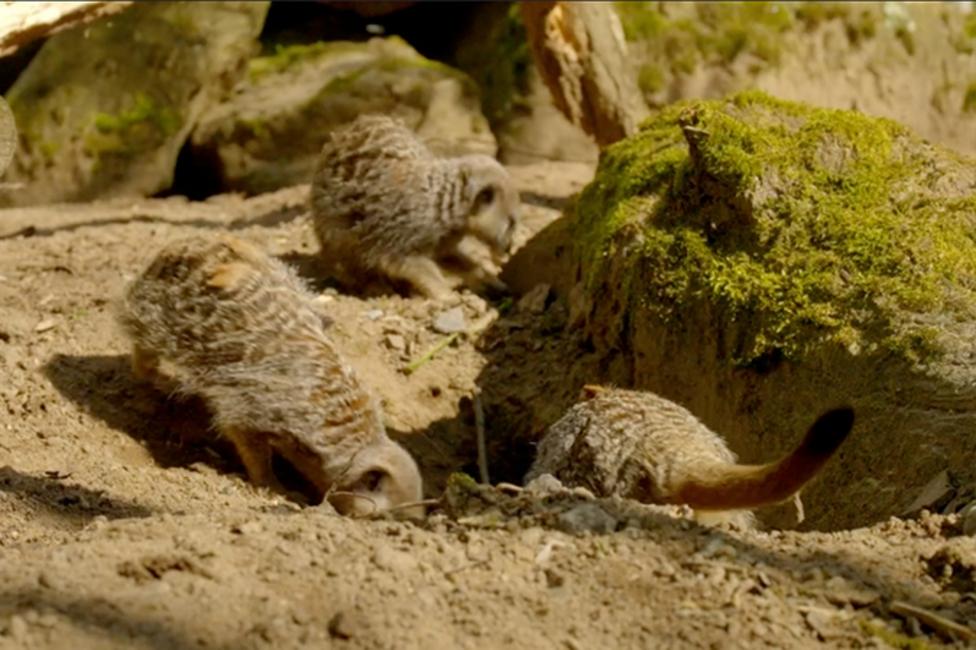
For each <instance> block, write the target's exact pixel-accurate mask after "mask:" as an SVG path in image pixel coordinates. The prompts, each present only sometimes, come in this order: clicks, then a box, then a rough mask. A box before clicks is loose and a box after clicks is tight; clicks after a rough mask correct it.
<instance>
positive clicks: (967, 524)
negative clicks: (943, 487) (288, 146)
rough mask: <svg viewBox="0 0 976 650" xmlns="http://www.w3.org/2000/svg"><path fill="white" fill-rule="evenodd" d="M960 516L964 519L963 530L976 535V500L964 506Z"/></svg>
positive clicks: (967, 533)
mask: <svg viewBox="0 0 976 650" xmlns="http://www.w3.org/2000/svg"><path fill="white" fill-rule="evenodd" d="M959 518H960V519H961V520H962V532H963V533H964V534H966V535H976V502H973V503H970V504H969V505H968V506H966V507H965V508H963V511H962V512H961V513H960V515H959Z"/></svg>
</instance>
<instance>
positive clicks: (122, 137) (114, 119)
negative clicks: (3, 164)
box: [2, 2, 269, 205]
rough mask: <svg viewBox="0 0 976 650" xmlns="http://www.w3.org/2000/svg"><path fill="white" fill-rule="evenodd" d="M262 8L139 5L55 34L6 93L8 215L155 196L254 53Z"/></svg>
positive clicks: (215, 4) (237, 4) (265, 5)
mask: <svg viewBox="0 0 976 650" xmlns="http://www.w3.org/2000/svg"><path fill="white" fill-rule="evenodd" d="M268 4H269V3H267V2H189V3H137V4H135V5H133V6H132V7H130V8H129V9H128V10H126V11H124V12H121V13H119V14H117V15H114V16H111V17H108V18H102V19H99V20H98V21H97V22H94V23H92V24H90V25H88V26H87V27H85V28H84V29H72V30H68V31H64V32H60V33H58V34H55V35H54V36H52V37H51V38H50V39H48V41H47V42H45V44H44V45H43V46H42V47H41V49H40V51H39V52H38V53H37V55H36V56H35V57H34V59H33V60H32V61H31V63H30V65H29V66H28V67H27V68H26V69H25V70H24V72H23V73H22V74H21V75H20V77H18V79H17V81H16V82H15V83H14V84H13V86H12V87H11V88H10V90H9V92H8V93H7V100H8V101H9V103H10V106H11V108H12V110H13V112H14V115H15V117H16V120H17V125H18V129H19V131H20V147H19V150H18V152H17V155H16V157H15V161H14V164H13V165H12V166H11V168H10V170H9V172H8V175H7V180H9V181H15V182H19V183H22V184H23V185H22V186H21V187H19V188H17V189H15V190H8V191H6V192H5V193H4V194H3V196H2V200H3V201H4V202H5V203H7V204H15V205H26V204H35V203H42V202H54V201H84V200H90V199H94V198H98V197H114V196H126V195H149V194H153V193H155V192H158V191H160V190H163V189H166V188H167V187H169V185H170V184H171V182H172V177H173V170H174V167H175V163H176V158H177V155H178V153H179V151H180V147H181V146H182V145H183V142H184V141H185V139H186V137H187V136H188V134H189V133H190V131H191V130H192V129H193V127H194V125H195V124H196V122H197V119H198V118H199V116H200V114H201V113H202V112H203V111H204V110H205V109H206V108H207V107H208V106H210V105H211V104H212V103H213V102H215V101H216V100H217V99H218V98H219V97H220V96H221V95H223V94H225V93H226V92H228V90H229V89H230V88H231V87H232V86H233V84H234V83H235V82H236V80H237V78H238V76H239V75H240V74H242V73H243V71H244V65H245V63H246V62H247V60H248V59H249V58H250V57H251V56H252V55H253V53H254V50H255V49H256V47H257V37H258V35H259V33H260V31H261V27H262V24H263V22H264V17H265V14H266V13H267V10H268Z"/></svg>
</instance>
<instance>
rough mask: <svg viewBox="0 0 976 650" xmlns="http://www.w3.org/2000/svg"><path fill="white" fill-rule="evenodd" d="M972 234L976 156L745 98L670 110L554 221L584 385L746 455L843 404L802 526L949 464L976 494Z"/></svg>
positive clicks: (901, 505)
mask: <svg viewBox="0 0 976 650" xmlns="http://www.w3.org/2000/svg"><path fill="white" fill-rule="evenodd" d="M974 220H976V161H973V160H971V159H967V158H965V157H963V156H961V155H959V154H956V153H954V152H952V151H949V150H946V149H943V148H940V147H938V146H935V145H932V144H929V143H927V142H926V141H924V140H922V139H920V138H919V137H917V136H916V135H914V134H913V133H912V132H911V131H910V130H908V129H907V128H905V127H902V126H900V125H899V124H897V123H895V122H892V121H889V120H886V119H881V118H870V117H867V116H864V115H862V114H860V113H857V112H853V111H842V110H829V109H819V108H811V107H808V106H806V105H802V104H797V103H791V102H786V101H781V100H777V99H773V98H771V97H769V96H767V95H764V94H762V93H760V92H757V91H755V92H754V91H749V92H744V93H740V94H735V95H732V96H730V97H729V98H727V99H724V100H712V101H691V102H683V103H679V104H677V105H674V106H671V107H668V108H667V109H665V110H663V111H661V112H660V113H658V114H656V115H654V116H652V117H651V118H650V119H649V120H647V121H646V122H645V123H644V124H643V125H642V127H641V130H640V132H639V133H638V134H636V135H635V136H632V137H630V138H627V139H625V140H622V141H620V142H618V143H617V144H614V145H612V146H611V147H609V148H608V149H607V150H606V151H605V152H604V153H603V155H602V157H601V161H600V164H599V167H598V170H597V173H596V177H595V178H594V180H593V182H592V183H591V184H590V185H588V186H587V187H586V189H585V190H584V191H583V192H582V194H581V196H580V197H579V200H578V201H577V203H576V204H575V208H574V212H573V214H572V215H570V216H568V217H567V221H568V231H569V232H570V234H571V237H572V240H573V242H574V243H573V246H574V249H573V250H574V253H573V256H574V259H575V273H572V274H569V277H578V278H580V282H579V284H578V285H577V287H575V288H576V291H575V292H574V301H575V302H576V307H575V309H576V311H577V312H579V314H580V319H581V320H582V322H583V324H582V327H583V328H584V331H585V335H586V336H587V337H589V339H590V342H591V344H592V346H593V347H594V348H595V350H596V351H597V353H598V354H599V355H601V356H602V357H603V358H604V360H605V362H604V363H603V364H602V367H604V368H613V369H615V370H614V371H613V372H610V371H608V372H607V373H606V374H607V376H604V377H592V378H591V379H590V380H591V381H598V380H600V381H613V382H616V383H618V384H620V385H626V386H633V387H637V388H643V389H649V390H653V391H655V392H658V393H659V394H661V395H663V396H665V397H667V398H669V399H672V400H675V401H678V402H679V403H681V404H683V405H684V406H686V407H688V408H689V409H690V410H691V411H692V412H694V413H695V414H696V415H697V416H699V417H700V418H701V419H702V420H703V421H704V422H705V423H706V424H707V425H708V426H709V427H711V428H713V429H714V430H716V431H719V432H721V433H722V434H724V435H725V436H726V437H727V438H728V439H729V441H730V444H731V446H732V448H733V449H735V450H736V451H737V452H739V453H740V456H741V457H742V458H743V459H744V460H745V461H746V462H757V461H761V460H768V459H772V458H774V457H776V456H778V455H779V454H781V453H783V452H785V451H786V450H787V449H789V448H791V447H792V446H793V445H794V444H795V443H796V442H797V440H799V438H800V437H801V436H802V434H803V433H804V432H805V431H806V429H807V427H809V426H810V424H812V422H813V421H814V419H815V418H816V416H817V415H818V414H819V413H820V412H821V411H823V410H824V409H826V408H828V407H831V406H835V405H837V404H841V403H851V404H852V405H853V406H854V407H855V409H856V412H857V421H856V424H855V428H854V431H853V433H852V434H851V437H850V438H849V439H848V441H847V442H846V443H845V445H844V447H843V448H842V449H841V451H840V453H839V455H838V456H837V457H836V458H834V459H833V460H832V461H831V463H829V464H828V465H827V468H826V470H825V472H824V473H823V475H822V476H821V477H819V478H818V479H816V480H815V481H814V483H813V484H812V485H811V486H810V487H808V489H807V490H806V491H805V493H804V500H805V502H806V505H807V514H808V518H807V523H806V525H808V526H811V527H815V528H844V527H850V526H857V525H865V524H868V523H870V522H873V521H877V520H880V519H882V518H885V517H887V516H890V515H893V514H896V513H898V512H901V511H903V510H904V509H905V508H906V507H907V506H909V505H910V504H911V503H912V502H913V501H914V500H915V499H916V497H917V496H918V494H919V493H920V491H922V490H923V488H924V487H925V485H926V484H927V483H928V481H929V480H930V479H931V477H932V476H934V475H936V474H938V473H939V472H940V471H942V470H944V469H945V470H948V473H949V475H950V476H952V477H954V478H955V479H956V480H958V481H959V482H960V483H972V482H973V481H974V480H976V464H974V463H973V462H972V461H973V458H974V457H976V363H974V359H976V237H974V236H973V224H974ZM611 375H612V376H611ZM773 523H776V522H775V521H774V522H773Z"/></svg>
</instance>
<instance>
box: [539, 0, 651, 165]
mask: <svg viewBox="0 0 976 650" xmlns="http://www.w3.org/2000/svg"><path fill="white" fill-rule="evenodd" d="M521 11H522V19H523V21H524V23H525V29H526V32H527V34H528V39H529V47H530V48H531V50H532V56H533V58H534V59H535V63H536V66H537V67H538V68H539V73H540V75H541V76H542V78H543V80H544V81H545V83H546V86H547V87H548V88H549V91H550V93H551V94H552V97H553V101H554V103H555V104H556V107H557V108H559V110H560V111H562V113H563V114H564V115H566V117H567V118H569V120H570V121H571V122H572V123H573V124H576V125H577V126H579V127H580V128H582V129H583V130H584V131H585V132H586V133H588V134H590V135H591V136H593V138H594V139H595V140H596V142H597V144H599V145H600V146H601V147H604V146H606V145H608V144H610V143H612V142H615V141H617V140H619V139H621V138H623V137H625V136H628V135H630V134H632V133H634V132H635V131H636V130H637V126H638V124H639V123H640V121H641V120H642V119H644V117H646V116H647V114H648V109H647V105H646V104H645V103H644V99H643V97H642V96H641V93H640V89H639V88H638V87H637V79H636V75H635V74H634V73H633V70H632V68H631V66H630V62H629V60H628V58H627V44H626V42H625V41H624V36H623V28H622V27H621V25H620V18H619V17H618V16H617V14H616V12H615V11H614V10H613V6H612V5H611V4H608V3H603V2H522V3H521Z"/></svg>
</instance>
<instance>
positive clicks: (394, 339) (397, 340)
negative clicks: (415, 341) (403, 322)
mask: <svg viewBox="0 0 976 650" xmlns="http://www.w3.org/2000/svg"><path fill="white" fill-rule="evenodd" d="M383 341H384V343H386V347H388V348H390V349H391V350H396V351H397V352H403V351H404V350H406V349H407V342H406V340H405V339H404V338H403V337H402V336H400V335H399V334H387V335H386V338H384V339H383Z"/></svg>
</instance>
